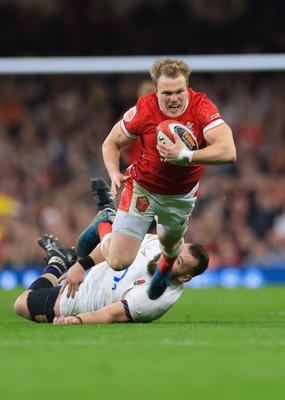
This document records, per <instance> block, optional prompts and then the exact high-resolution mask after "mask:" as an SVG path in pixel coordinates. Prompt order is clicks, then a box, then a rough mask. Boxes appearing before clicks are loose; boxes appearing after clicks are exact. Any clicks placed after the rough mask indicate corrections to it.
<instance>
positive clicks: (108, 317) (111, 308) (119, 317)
mask: <svg viewBox="0 0 285 400" xmlns="http://www.w3.org/2000/svg"><path fill="white" fill-rule="evenodd" d="M115 322H128V318H127V315H126V312H125V307H124V305H123V303H121V302H120V301H119V302H117V303H114V304H110V305H108V306H105V307H104V308H102V309H101V310H98V311H92V312H86V313H80V314H78V315H74V316H70V317H63V316H61V317H55V318H54V320H53V324H54V325H80V324H113V323H115Z"/></svg>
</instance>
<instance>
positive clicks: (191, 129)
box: [185, 122, 194, 135]
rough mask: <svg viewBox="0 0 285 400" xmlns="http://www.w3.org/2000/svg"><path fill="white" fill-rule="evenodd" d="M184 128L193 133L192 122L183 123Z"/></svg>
mask: <svg viewBox="0 0 285 400" xmlns="http://www.w3.org/2000/svg"><path fill="white" fill-rule="evenodd" d="M185 126H186V128H188V129H189V131H190V132H191V133H192V134H193V135H194V131H193V126H194V122H187V123H186V124H185Z"/></svg>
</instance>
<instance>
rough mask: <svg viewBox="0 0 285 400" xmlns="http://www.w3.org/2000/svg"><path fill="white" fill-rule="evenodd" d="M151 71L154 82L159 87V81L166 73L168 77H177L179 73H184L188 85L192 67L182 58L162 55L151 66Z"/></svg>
mask: <svg viewBox="0 0 285 400" xmlns="http://www.w3.org/2000/svg"><path fill="white" fill-rule="evenodd" d="M149 72H150V77H151V79H152V81H153V84H154V86H155V88H157V81H158V79H159V77H160V76H161V75H165V76H167V77H168V78H177V77H178V76H179V75H183V76H184V78H185V80H186V83H187V85H188V84H189V77H190V74H191V68H190V67H189V66H188V65H187V64H186V63H185V62H184V61H182V60H173V59H171V58H166V57H162V58H159V59H158V60H157V61H156V62H155V63H154V64H153V65H152V66H151V67H150V70H149Z"/></svg>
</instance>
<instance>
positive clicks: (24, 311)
mask: <svg viewBox="0 0 285 400" xmlns="http://www.w3.org/2000/svg"><path fill="white" fill-rule="evenodd" d="M27 295H28V293H27V292H24V293H22V294H21V295H20V296H19V297H18V298H17V300H16V301H15V303H14V311H15V313H16V314H17V315H19V316H20V317H23V318H27V319H31V316H30V313H29V310H28V305H27Z"/></svg>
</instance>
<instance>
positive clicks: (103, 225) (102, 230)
mask: <svg viewBox="0 0 285 400" xmlns="http://www.w3.org/2000/svg"><path fill="white" fill-rule="evenodd" d="M111 232H112V224H111V222H109V221H106V222H100V224H99V225H98V233H99V237H100V241H101V240H102V239H103V237H104V236H105V235H107V233H111Z"/></svg>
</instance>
